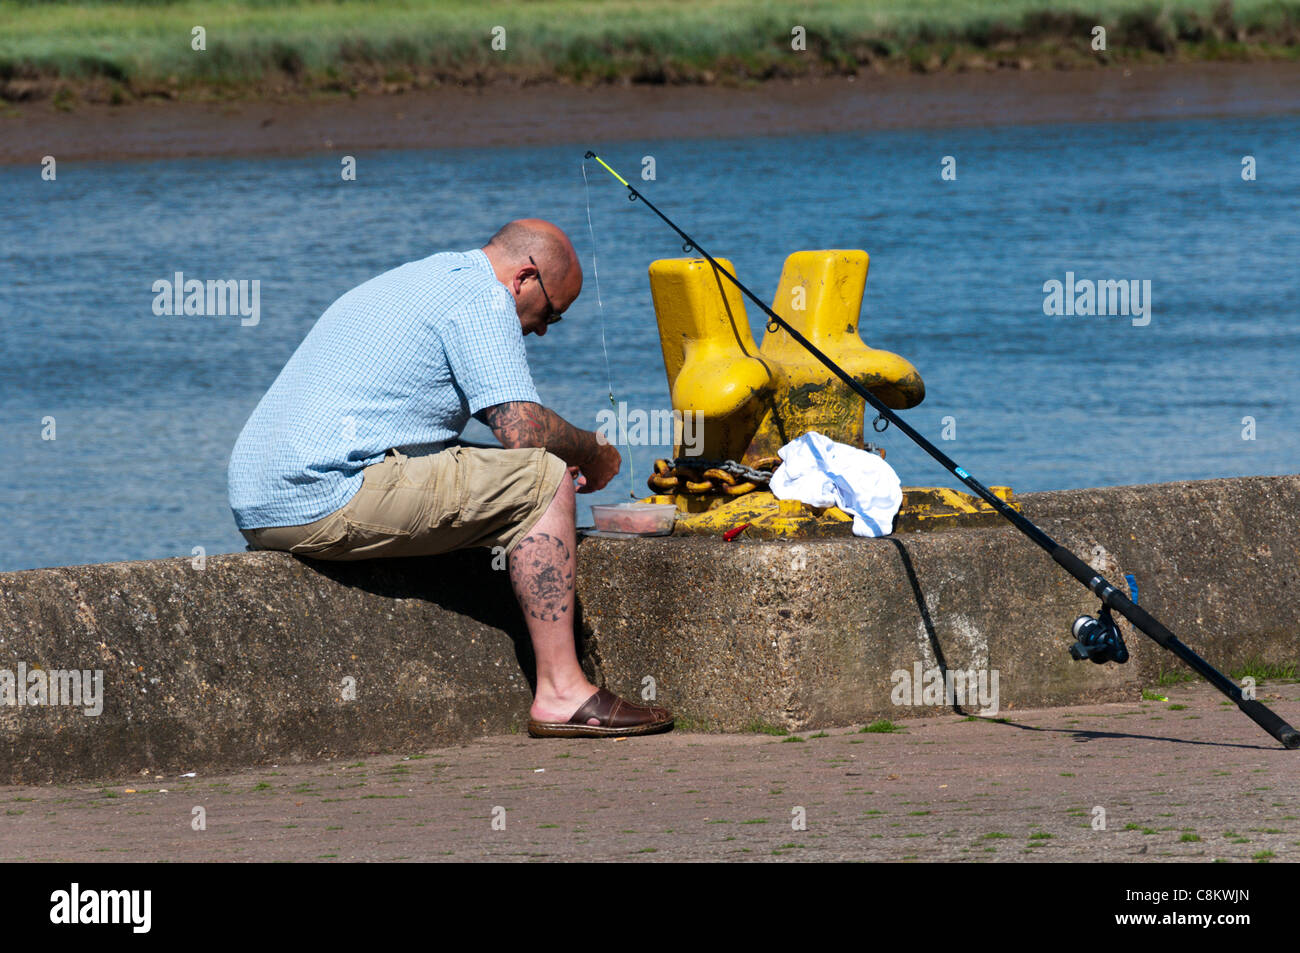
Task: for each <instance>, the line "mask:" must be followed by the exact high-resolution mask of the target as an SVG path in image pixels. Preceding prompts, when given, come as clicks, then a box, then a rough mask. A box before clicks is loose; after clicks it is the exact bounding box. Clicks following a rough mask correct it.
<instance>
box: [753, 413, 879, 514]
mask: <svg viewBox="0 0 1300 953" xmlns="http://www.w3.org/2000/svg"><path fill="white" fill-rule="evenodd" d="M778 453H779V454H780V456H781V460H782V464H781V466H780V467H779V468H777V471H776V473H774V474H773V475H772V482H771V486H770V489H771V491H772V494H773V495H774V496H775V497H776V498H777V499H778V500H800V501H801V502H804V503H807V504H808V505H810V506H838V507H839V508H840V509H842V510H844V512H846V513H852V514H853V535H854V536H885V535H887V534H888V533H889V531H890V529H891V528H892V527H893V524H894V515H895V514H896V513H898V508H899V507H900V506H902V505H903V488H902V485H901V484H900V483H899V480H898V474H897V473H895V472H894V468H893V467H891V466H890V465H889V464H888V463H886V462H885V461H884V460H882V459H881V458H880V456H879V455H878V454H875V453H869V452H868V451H866V450H859V449H858V448H857V447H850V446H849V445H848V444H846V443H836V442H835V441H834V440H832V439H831V438H830V437H827V436H825V435H824V434H820V433H817V432H816V431H811V432H809V433H806V434H804V435H803V436H802V437H799V438H798V439H796V440H792V441H790V442H789V443H787V444H786V445H785V446H784V447H782V448H781V449H780V450H779V451H778Z"/></svg>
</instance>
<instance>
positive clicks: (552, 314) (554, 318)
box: [528, 255, 564, 325]
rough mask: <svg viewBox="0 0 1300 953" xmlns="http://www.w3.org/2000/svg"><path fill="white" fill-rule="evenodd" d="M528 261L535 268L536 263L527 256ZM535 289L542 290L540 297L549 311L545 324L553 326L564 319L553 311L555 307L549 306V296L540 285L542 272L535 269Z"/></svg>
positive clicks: (558, 312) (559, 313)
mask: <svg viewBox="0 0 1300 953" xmlns="http://www.w3.org/2000/svg"><path fill="white" fill-rule="evenodd" d="M528 260H529V261H532V262H533V267H534V268H537V262H535V261H533V256H532V255H529V256H528ZM537 287H539V288H541V289H542V297H543V298H545V299H546V307H547V308H548V309H549V310H548V314H547V315H546V323H547V324H548V325H549V324H554V323H555V322H557V321H559V320H560V318H562V317H564V313H563V312H561V311H556V310H555V305H553V304H551V296H550V295H548V294H547V293H546V285H544V284H542V270H541V269H540V268H537Z"/></svg>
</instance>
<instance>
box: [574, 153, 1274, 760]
mask: <svg viewBox="0 0 1300 953" xmlns="http://www.w3.org/2000/svg"><path fill="white" fill-rule="evenodd" d="M585 158H587V159H595V160H596V161H597V162H599V163H600V164H601V165H602V166H604V168H605V171H606V172H608V173H609V174H610V175H612V176H613V177H614V178H615V179H617V180H618V181H619V182H620V183H621V184H622V185H623V186H624V187H625V188H626V189H627V192H628V196H627V197H628V200H629V201H632V202H635V201H637V200H638V199H640V200H641V201H642V202H644V203H645V206H646V208H648V209H650V211H652V212H654V213H655V214H656V215H658V216H659V218H661V219H662V220H663V222H664V224H665V225H667V226H668V227H669V228H671V229H672V230H673V231H674V232H676V233H677V234H678V235H679V236H680V237H681V239H682V251H684V252H687V253H688V254H689V253H690V252H692V251H696V252H699V254H700V255H701V256H703V257H704V258H705V259H706V260H707V261H708V263H709V264H710V265H712V266H713V270H714V271H715V272H720V273H722V274H723V275H725V276H726V277H727V279H728V280H729V281H730V282H731V283H732V284H733V285H735V286H736V288H737V289H738V290H739V291H740V292H741V293H742V294H744V295H745V297H747V298H749V300H750V301H752V302H754V304H756V305H758V307H759V308H761V309H762V310H763V313H764V314H766V315H767V317H768V323H767V329H768V331H769V332H772V331H775V330H776V329H777V328H781V329H782V330H784V331H785V332H786V333H787V334H789V335H790V337H792V338H794V339H795V340H796V341H798V342H799V344H801V345H802V346H803V348H804V349H805V350H806V351H808V353H809V354H811V355H812V356H813V357H815V358H817V360H819V361H821V362H822V364H824V365H825V366H826V368H827V370H829V371H831V372H832V373H833V374H834V375H835V376H836V377H838V378H839V379H840V380H842V381H843V382H844V383H845V384H847V385H848V387H849V389H850V390H852V391H853V392H854V393H856V394H857V395H858V396H859V397H861V398H862V399H863V400H865V401H866V402H867V403H868V404H870V405H871V406H872V407H874V408H875V409H876V411H877V417H876V420H875V421H873V422H872V426H873V427H875V424H876V422H878V421H880V420H882V419H883V420H884V421H885V422H886V423H885V427H880V428H876V429H877V430H878V431H881V432H883V431H884V430H885V429H886V428H887V427H889V425H890V424H892V425H893V426H895V427H897V428H898V429H899V430H901V431H902V432H903V433H905V434H906V435H907V436H908V437H909V438H911V440H912V442H913V443H915V444H916V445H917V446H918V447H920V448H921V449H922V450H924V451H925V452H926V453H928V454H929V455H930V456H932V457H933V458H934V459H935V460H937V461H938V462H939V464H940V465H941V466H943V468H944V469H945V470H947V471H948V472H949V473H951V474H952V475H953V476H955V477H957V479H959V480H960V481H961V482H962V483H963V484H965V485H966V486H967V487H969V488H970V490H971V491H972V492H974V493H975V494H976V495H977V496H979V497H980V498H981V499H983V500H984V501H985V502H986V503H988V504H989V505H990V506H991V507H993V508H994V509H995V510H996V511H997V512H999V513H1001V514H1002V515H1003V516H1004V517H1006V519H1007V520H1008V521H1009V522H1010V523H1011V525H1012V526H1014V527H1015V528H1016V529H1018V530H1020V532H1022V533H1024V534H1025V535H1026V536H1028V537H1029V538H1030V540H1032V541H1033V542H1034V543H1037V544H1038V546H1040V547H1041V548H1042V549H1043V550H1045V551H1046V552H1047V554H1048V555H1049V556H1051V557H1052V559H1053V560H1055V561H1056V563H1057V564H1058V565H1059V566H1060V567H1061V568H1062V569H1064V570H1065V571H1066V572H1068V573H1069V574H1070V575H1071V576H1073V577H1074V578H1075V579H1077V580H1078V581H1079V582H1080V583H1082V584H1083V585H1084V587H1085V588H1087V589H1088V590H1090V591H1091V592H1092V593H1093V595H1095V596H1096V597H1097V598H1098V599H1100V600H1101V606H1102V607H1101V611H1100V612H1099V613H1098V614H1097V618H1095V619H1094V618H1093V617H1092V616H1080V617H1079V618H1078V619H1076V620H1075V621H1074V625H1073V626H1072V629H1071V631H1072V633H1073V635H1074V636H1075V639H1076V641H1075V643H1074V644H1073V645H1072V646H1070V655H1071V656H1072V657H1073V658H1074V659H1075V661H1083V660H1084V659H1088V660H1089V661H1092V662H1095V663H1097V664H1099V665H1100V664H1102V663H1105V662H1116V663H1123V662H1127V661H1128V647H1127V646H1125V644H1124V636H1123V634H1122V633H1121V632H1120V630H1119V626H1118V625H1116V623H1115V620H1114V618H1113V617H1112V615H1111V610H1112V609H1113V610H1114V611H1116V612H1118V613H1119V614H1120V615H1122V616H1123V617H1124V618H1126V619H1128V620H1129V622H1131V623H1133V625H1134V626H1135V627H1136V628H1137V629H1138V630H1140V631H1141V632H1142V633H1143V634H1144V635H1146V636H1147V637H1148V638H1150V639H1152V640H1153V641H1154V642H1155V643H1156V644H1157V645H1159V646H1160V647H1161V648H1164V649H1168V650H1169V651H1170V652H1173V653H1174V654H1175V655H1177V656H1178V657H1179V658H1180V659H1182V660H1183V661H1184V662H1186V663H1187V664H1188V665H1189V666H1191V667H1192V669H1194V670H1195V671H1196V672H1197V673H1198V674H1200V675H1201V677H1202V678H1204V679H1205V680H1206V681H1207V682H1209V683H1210V684H1211V685H1213V686H1214V687H1215V688H1217V689H1218V690H1219V691H1220V692H1222V693H1223V694H1224V695H1226V696H1228V698H1230V699H1231V700H1232V701H1233V702H1234V703H1235V704H1236V705H1237V707H1238V708H1240V709H1241V711H1242V712H1243V713H1244V714H1245V715H1246V716H1247V717H1249V718H1250V719H1251V721H1253V722H1255V724H1257V725H1259V726H1260V727H1261V728H1263V729H1264V730H1265V731H1267V732H1268V733H1269V734H1270V735H1272V736H1273V737H1274V738H1276V739H1277V740H1278V741H1279V742H1281V743H1282V745H1283V746H1284V747H1287V748H1300V732H1297V731H1296V730H1295V729H1294V728H1292V727H1291V726H1290V725H1289V724H1287V723H1286V722H1285V721H1284V720H1283V719H1282V718H1281V717H1279V716H1278V715H1277V713H1276V712H1274V711H1272V710H1271V709H1270V708H1268V707H1267V706H1266V705H1264V704H1262V703H1260V702H1258V701H1256V700H1255V699H1253V698H1247V697H1245V694H1244V693H1243V692H1242V690H1241V688H1240V687H1239V686H1238V685H1237V684H1236V683H1235V682H1233V681H1232V680H1231V679H1230V678H1228V677H1227V676H1226V675H1224V674H1223V673H1222V672H1220V671H1219V670H1218V669H1217V668H1215V667H1214V666H1213V665H1211V664H1210V663H1209V662H1207V661H1205V659H1203V658H1201V657H1200V656H1199V655H1197V654H1196V653H1195V652H1193V651H1192V650H1191V649H1190V648H1189V647H1188V646H1187V645H1185V644H1184V643H1183V642H1182V641H1180V640H1179V638H1178V637H1177V636H1176V635H1174V634H1173V633H1172V632H1170V631H1169V629H1167V628H1165V626H1164V625H1162V624H1161V623H1160V621H1159V620H1158V619H1156V618H1155V617H1154V616H1152V615H1151V614H1150V613H1149V612H1147V611H1146V610H1145V609H1143V608H1142V607H1141V606H1139V605H1138V604H1137V603H1136V602H1134V601H1133V600H1132V599H1130V598H1129V597H1128V596H1126V595H1124V594H1123V593H1122V592H1120V591H1119V590H1118V589H1116V588H1115V587H1114V586H1112V585H1111V584H1110V583H1109V582H1107V581H1106V580H1105V579H1104V578H1103V577H1102V575H1101V574H1100V573H1099V572H1097V571H1096V570H1094V569H1093V568H1092V567H1091V566H1089V565H1088V564H1087V563H1085V562H1084V561H1083V560H1082V559H1080V558H1079V557H1078V556H1076V555H1075V554H1074V553H1073V552H1071V551H1070V550H1068V549H1066V548H1065V547H1064V546H1062V545H1061V544H1060V543H1058V542H1057V541H1056V540H1054V539H1052V537H1050V536H1048V535H1047V534H1046V533H1045V532H1043V531H1042V530H1041V529H1039V528H1038V527H1037V526H1036V525H1034V524H1033V523H1032V522H1030V521H1029V520H1028V519H1027V518H1026V517H1024V516H1023V515H1021V514H1020V513H1018V512H1016V511H1015V510H1014V509H1012V508H1011V507H1010V506H1008V505H1007V504H1006V503H1005V502H1004V501H1003V500H1002V499H1000V498H999V497H998V496H997V495H996V494H994V493H993V491H992V490H990V489H989V488H988V487H986V486H985V485H984V484H983V483H981V482H980V481H979V480H976V479H975V478H974V477H973V476H971V475H970V474H969V473H968V472H967V471H966V470H964V469H962V468H961V467H959V466H958V465H957V464H956V463H955V462H953V460H951V459H950V458H949V457H948V455H947V454H945V453H944V452H943V451H942V450H940V449H939V448H938V447H936V446H935V445H934V444H932V443H931V442H930V441H929V440H927V439H926V438H925V437H923V436H922V435H921V434H920V433H918V432H917V431H916V430H914V429H913V428H912V427H911V426H910V425H908V423H907V421H905V420H903V418H901V417H899V416H898V415H897V414H896V413H894V412H893V411H892V410H890V409H889V407H887V406H885V404H884V402H883V401H881V400H880V399H879V398H877V397H876V396H875V395H874V394H872V393H871V391H869V390H867V388H865V387H864V386H862V385H861V384H859V383H858V382H857V381H856V380H854V379H853V378H852V377H850V376H849V375H848V373H847V372H846V371H845V370H844V369H843V368H842V367H840V366H839V365H838V364H836V363H835V362H834V361H832V360H831V359H830V358H829V357H827V356H826V355H825V354H823V353H822V352H821V351H820V350H819V349H818V348H817V347H816V345H814V344H813V343H812V342H811V341H809V340H808V339H807V338H806V337H804V336H803V335H802V334H800V333H799V332H798V331H796V330H795V329H794V328H792V327H791V326H790V324H789V323H788V322H787V321H785V319H784V318H782V317H781V316H780V315H779V314H777V313H776V312H775V311H773V310H772V309H771V308H769V307H768V306H767V304H766V303H765V302H763V301H762V300H760V299H759V297H758V296H757V295H755V294H754V292H752V291H750V290H749V289H748V288H746V287H745V286H744V285H743V284H741V282H740V279H738V278H737V277H736V276H735V275H733V274H732V273H731V272H729V271H728V270H727V269H726V268H723V267H722V266H721V265H719V264H718V262H717V260H716V259H715V258H714V257H713V256H712V255H710V254H709V253H708V252H707V251H705V250H704V249H703V248H701V247H700V245H699V243H698V242H697V241H695V239H694V238H692V237H691V236H690V235H687V234H686V233H685V232H684V231H682V230H681V229H680V228H678V227H677V225H676V224H675V223H674V222H673V221H672V219H670V218H669V217H668V216H667V215H665V214H664V213H663V212H661V211H659V209H658V208H657V207H656V206H655V204H654V203H653V202H651V201H650V200H649V199H648V198H646V197H645V196H644V195H642V194H641V193H640V192H638V191H637V190H636V188H635V187H634V186H633V185H632V184H631V183H630V182H628V180H627V179H625V178H623V177H622V176H621V175H619V174H618V173H617V172H615V171H614V170H613V169H612V168H611V167H610V165H609V163H607V162H606V161H605V160H604V159H602V158H601V157H600V156H598V155H596V153H594V152H591V151H588V152H587V153H586V155H585Z"/></svg>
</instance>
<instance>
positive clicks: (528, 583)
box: [510, 478, 596, 722]
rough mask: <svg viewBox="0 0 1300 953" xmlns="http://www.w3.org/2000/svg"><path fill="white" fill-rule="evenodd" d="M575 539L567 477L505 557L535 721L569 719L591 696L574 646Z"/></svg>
mask: <svg viewBox="0 0 1300 953" xmlns="http://www.w3.org/2000/svg"><path fill="white" fill-rule="evenodd" d="M575 535H576V534H575V532H574V498H573V481H572V480H571V479H568V478H566V479H564V480H562V481H561V482H560V488H559V490H557V491H556V493H555V499H553V500H552V501H551V505H550V506H549V507H547V510H546V512H545V513H543V514H542V518H541V519H539V520H538V521H537V522H536V523H535V524H533V528H532V529H531V530H530V531H529V533H528V535H527V536H525V537H524V538H523V539H522V540H521V541H520V542H519V545H517V546H516V547H515V548H514V551H513V552H512V553H511V554H510V584H511V585H512V586H513V587H514V590H515V597H516V598H517V599H518V600H519V606H520V608H521V609H523V611H524V619H525V620H526V621H527V623H528V634H529V635H530V636H531V637H532V641H533V655H534V656H535V657H536V659H537V694H536V695H535V696H534V697H533V705H532V708H531V709H530V711H529V714H530V715H531V716H532V717H533V718H535V719H536V720H537V721H547V722H565V721H568V720H569V719H570V718H572V717H573V713H574V712H576V711H577V710H578V709H579V708H580V707H582V703H583V702H585V701H586V700H587V699H588V698H590V697H591V696H592V695H594V694H596V686H595V685H593V684H591V682H589V681H588V680H587V675H586V673H585V672H583V670H582V667H581V666H580V665H579V664H578V656H577V653H576V652H575V651H574V647H573V579H574V570H575V566H576V563H577V560H576V557H575V548H576V546H575V543H576V540H575Z"/></svg>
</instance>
